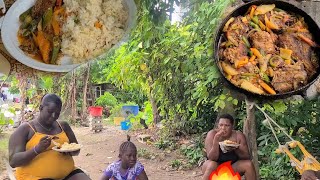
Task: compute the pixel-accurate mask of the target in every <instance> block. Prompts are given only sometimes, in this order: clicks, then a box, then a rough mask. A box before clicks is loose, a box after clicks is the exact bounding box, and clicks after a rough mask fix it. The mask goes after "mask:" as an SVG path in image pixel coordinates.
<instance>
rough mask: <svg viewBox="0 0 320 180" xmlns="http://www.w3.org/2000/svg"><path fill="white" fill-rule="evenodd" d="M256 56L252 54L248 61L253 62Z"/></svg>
mask: <svg viewBox="0 0 320 180" xmlns="http://www.w3.org/2000/svg"><path fill="white" fill-rule="evenodd" d="M256 57H257V56H255V55H253V56H251V58H250V59H249V62H254V60H255V59H256Z"/></svg>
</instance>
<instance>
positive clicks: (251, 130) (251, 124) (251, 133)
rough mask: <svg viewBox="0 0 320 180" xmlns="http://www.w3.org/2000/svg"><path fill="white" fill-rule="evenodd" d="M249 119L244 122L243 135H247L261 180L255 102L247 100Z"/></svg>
mask: <svg viewBox="0 0 320 180" xmlns="http://www.w3.org/2000/svg"><path fill="white" fill-rule="evenodd" d="M246 111H247V119H246V120H245V121H244V125H243V133H244V134H245V136H246V138H247V142H248V146H249V150H250V153H251V155H252V161H253V164H254V167H255V170H256V174H257V179H259V162H258V147H257V132H256V118H255V115H254V112H255V108H254V102H253V101H252V100H249V99H247V98H246Z"/></svg>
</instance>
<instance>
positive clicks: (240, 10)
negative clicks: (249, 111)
mask: <svg viewBox="0 0 320 180" xmlns="http://www.w3.org/2000/svg"><path fill="white" fill-rule="evenodd" d="M261 4H275V5H276V7H277V8H280V9H283V10H285V11H288V12H293V13H295V14H298V15H301V16H302V17H304V20H305V22H306V23H307V24H308V27H309V31H310V32H311V33H312V35H313V37H314V40H315V41H316V43H317V44H320V28H319V26H318V25H317V23H316V22H315V21H314V20H313V19H312V18H311V17H310V16H309V15H308V14H307V13H306V12H304V11H303V10H302V9H300V8H298V7H296V6H294V5H293V4H290V3H288V2H285V1H281V0H255V1H250V2H248V3H246V4H242V5H240V6H239V7H237V8H236V9H235V10H233V11H232V12H231V13H230V14H229V15H228V16H227V17H226V18H225V19H224V20H223V21H222V23H221V24H220V26H219V29H218V31H217V35H216V38H215V42H214V49H215V54H214V56H215V57H214V58H215V61H216V63H217V65H218V68H219V70H220V72H221V74H222V75H223V78H224V80H225V81H226V82H227V85H228V86H229V88H231V89H233V90H236V91H238V92H240V93H243V94H245V95H246V96H247V97H250V98H254V99H256V98H257V99H283V98H287V97H289V96H292V95H298V94H299V95H303V94H304V92H305V91H306V90H307V88H308V87H309V86H310V85H312V84H313V83H314V82H315V81H316V80H317V78H318V77H319V75H320V67H319V68H318V69H317V73H316V74H315V75H314V76H313V77H311V79H310V80H309V83H308V84H307V85H305V86H303V87H300V88H298V89H296V90H294V91H289V92H285V93H277V94H276V95H270V94H264V95H259V94H255V93H252V92H249V91H247V90H245V89H242V88H240V87H238V86H235V85H234V84H232V83H231V82H230V81H229V80H228V79H227V78H226V77H225V76H224V71H223V69H222V68H221V67H220V65H219V63H218V62H219V50H218V49H219V45H220V42H221V38H222V34H223V31H222V29H223V27H224V25H225V24H226V22H227V21H228V20H229V19H230V18H231V17H236V16H239V15H244V14H245V13H246V12H247V10H248V9H249V8H250V6H252V5H261ZM316 53H317V56H318V61H319V64H320V50H319V48H318V49H316Z"/></svg>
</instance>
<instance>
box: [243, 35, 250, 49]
mask: <svg viewBox="0 0 320 180" xmlns="http://www.w3.org/2000/svg"><path fill="white" fill-rule="evenodd" d="M242 41H243V42H244V44H245V45H246V46H247V48H250V47H251V45H250V43H249V41H248V39H247V38H246V37H245V36H242Z"/></svg>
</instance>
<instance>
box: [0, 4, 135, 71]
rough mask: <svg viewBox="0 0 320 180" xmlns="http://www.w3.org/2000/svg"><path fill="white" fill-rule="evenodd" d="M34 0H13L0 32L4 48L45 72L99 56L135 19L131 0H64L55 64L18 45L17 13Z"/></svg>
mask: <svg viewBox="0 0 320 180" xmlns="http://www.w3.org/2000/svg"><path fill="white" fill-rule="evenodd" d="M36 1H37V0H17V1H16V2H15V3H14V4H13V6H12V7H11V8H10V9H9V11H8V12H7V14H6V16H5V18H4V22H3V26H2V30H1V36H2V40H3V43H4V46H5V47H6V49H7V50H8V52H9V53H10V54H11V55H12V56H13V57H14V58H15V59H17V60H18V61H20V62H21V63H23V64H25V65H27V66H29V67H32V68H35V69H38V70H42V71H48V72H68V71H71V70H72V69H74V68H76V67H77V66H79V65H81V64H84V63H87V62H91V61H94V60H99V59H103V58H105V57H106V56H107V54H108V53H109V52H110V50H111V49H115V48H117V47H119V46H120V45H121V44H122V43H124V42H126V41H127V40H128V38H129V33H130V31H131V29H132V28H133V26H134V25H135V23H136V15H137V8H136V5H135V3H134V0H90V1H87V0H65V1H63V8H64V9H65V14H66V18H65V21H64V23H63V25H62V26H61V35H60V38H61V46H60V51H59V58H58V59H57V61H56V64H48V63H44V62H43V61H42V62H41V61H39V60H36V59H34V58H32V57H30V56H28V54H26V53H25V52H24V51H22V50H21V48H19V46H20V44H19V40H18V37H17V32H18V31H19V27H20V22H19V16H20V15H21V14H22V13H24V12H25V11H27V10H28V9H29V8H30V7H32V6H34V5H35V3H36Z"/></svg>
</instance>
